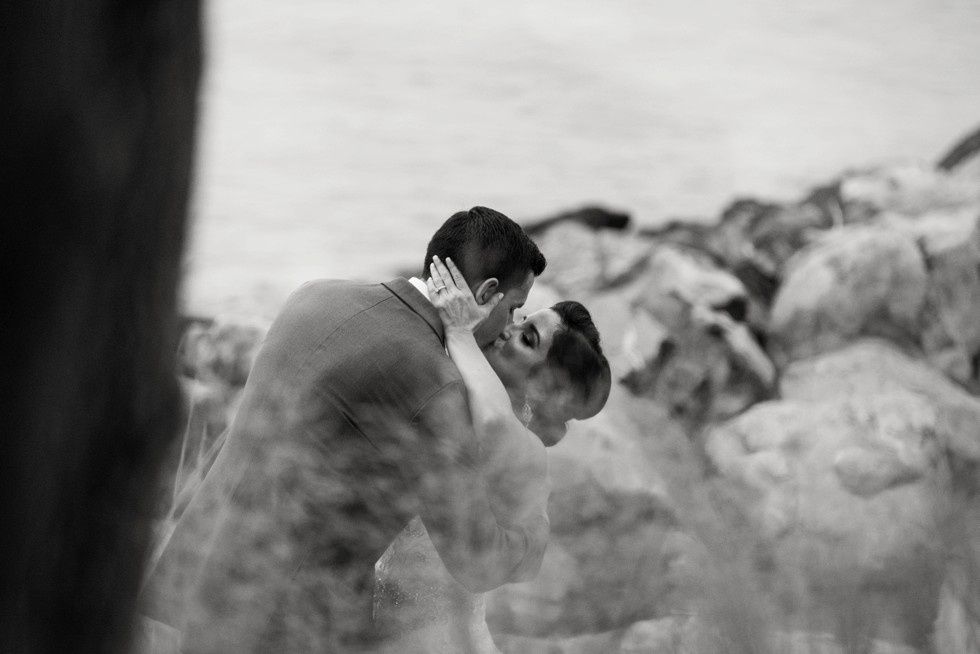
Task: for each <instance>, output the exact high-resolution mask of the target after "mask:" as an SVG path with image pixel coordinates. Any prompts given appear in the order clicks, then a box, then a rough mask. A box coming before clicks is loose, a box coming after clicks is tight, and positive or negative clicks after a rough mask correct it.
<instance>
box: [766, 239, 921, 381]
mask: <svg viewBox="0 0 980 654" xmlns="http://www.w3.org/2000/svg"><path fill="white" fill-rule="evenodd" d="M926 288H927V273H926V269H925V262H924V261H923V258H922V255H921V253H920V251H919V248H918V247H917V245H916V243H915V242H914V241H913V240H912V239H911V238H909V237H908V236H906V235H904V234H902V233H900V232H898V231H895V230H889V229H886V228H880V227H869V226H864V225H861V226H854V227H846V228H843V229H840V230H835V231H833V232H830V233H828V234H826V235H825V236H823V237H822V238H821V239H820V240H818V241H817V242H816V243H814V244H813V245H811V246H810V247H808V248H806V249H804V250H803V251H801V252H800V253H799V254H798V255H797V256H796V257H794V259H793V260H791V261H790V262H789V263H788V264H787V273H786V280H785V282H784V283H783V285H782V286H781V287H780V289H779V292H778V293H777V295H776V299H775V301H774V302H773V308H772V320H771V324H770V330H771V335H772V341H773V343H772V349H771V351H772V353H773V356H774V358H775V359H776V361H777V363H778V364H780V365H784V364H785V363H787V362H789V361H792V360H795V359H800V358H804V357H807V356H811V355H813V354H817V353H820V352H826V351H829V350H832V349H835V348H837V347H840V346H841V345H844V344H846V343H848V342H850V341H852V340H854V339H856V338H858V337H860V336H862V335H879V336H884V337H886V338H890V339H893V340H895V341H896V342H899V343H905V344H913V343H915V342H917V340H918V326H919V319H920V313H921V311H922V307H923V305H924V302H925V295H926Z"/></svg>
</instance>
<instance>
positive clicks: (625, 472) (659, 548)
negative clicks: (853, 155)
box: [490, 162, 980, 654]
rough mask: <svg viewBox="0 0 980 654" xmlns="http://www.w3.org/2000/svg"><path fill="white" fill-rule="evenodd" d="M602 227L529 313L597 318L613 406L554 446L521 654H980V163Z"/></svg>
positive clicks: (517, 636) (555, 229)
mask: <svg viewBox="0 0 980 654" xmlns="http://www.w3.org/2000/svg"><path fill="white" fill-rule="evenodd" d="M596 211H597V210H596V209H594V208H593V209H590V212H589V213H590V215H591V221H592V224H595V223H596V221H595V213H596ZM570 215H571V216H574V214H570ZM583 222H584V221H577V220H574V219H573V218H570V219H567V220H566V221H551V222H549V223H548V227H547V229H545V230H537V231H538V236H537V240H538V243H539V245H540V246H541V247H542V250H543V251H544V252H545V253H546V255H547V256H548V259H549V266H548V269H547V270H546V272H545V274H544V276H543V277H542V279H541V280H540V281H539V285H538V286H536V287H535V288H536V290H535V291H534V296H533V297H532V302H530V303H529V307H528V308H529V310H533V309H535V308H539V307H541V306H546V305H547V304H548V303H549V302H551V301H553V299H554V298H556V297H561V298H570V299H578V300H580V301H582V302H584V303H585V304H586V305H587V306H589V307H590V308H591V309H592V310H593V313H594V314H595V317H596V320H597V323H598V324H599V326H600V329H601V331H602V333H603V337H604V341H605V345H606V348H607V350H608V352H609V354H610V356H611V360H612V362H613V369H614V374H615V375H616V378H617V380H618V381H619V382H620V384H619V386H618V388H617V389H616V392H614V393H613V396H612V398H611V400H610V403H609V405H608V407H607V409H606V410H605V411H604V412H603V414H601V415H600V416H598V417H597V418H595V419H593V420H591V421H589V422H588V423H587V424H578V425H575V426H574V427H573V429H572V430H571V431H570V433H569V435H568V437H567V438H566V439H565V441H563V442H562V443H561V444H559V445H558V446H556V447H554V448H553V449H552V455H553V457H552V460H553V461H554V465H553V470H554V476H555V482H556V483H555V490H554V493H553V496H552V499H551V508H550V512H551V515H552V519H553V528H554V531H555V536H554V538H553V545H552V546H551V549H549V552H548V554H547V556H546V561H545V566H544V569H543V570H542V573H541V575H540V576H539V577H538V579H537V580H535V581H534V582H531V583H529V584H521V585H515V586H506V587H504V588H502V589H500V590H498V591H495V593H494V602H493V604H492V607H491V611H490V621H491V625H492V626H493V628H494V629H495V631H496V633H497V634H498V636H499V637H500V642H501V644H502V647H503V649H504V650H505V651H507V652H509V651H513V652H518V651H520V652H535V651H541V652H545V651H547V652H597V653H598V652H604V653H607V652H634V651H636V652H639V651H643V652H661V651H662V652H678V651H690V652H713V651H746V652H759V651H762V652H765V651H780V652H782V651H793V652H816V651H820V652H845V651H846V652H850V651H878V652H905V651H910V652H911V651H927V650H928V651H936V652H939V653H941V654H960V653H963V654H965V653H966V652H976V651H980V527H978V526H977V525H978V523H977V517H978V515H980V399H978V397H977V395H978V393H980V166H977V165H975V164H971V163H970V162H967V164H966V165H961V166H960V167H958V168H956V169H953V170H944V169H939V168H935V167H932V166H928V165H912V164H908V165H901V166H891V167H883V168H879V169H875V170H871V171H862V172H852V173H847V174H845V175H843V176H842V177H841V178H840V179H838V180H835V181H834V182H833V183H831V184H828V185H826V186H823V187H821V188H819V189H817V190H815V191H814V192H813V193H811V194H809V195H808V196H807V197H806V198H804V199H803V200H802V201H800V202H798V203H791V204H784V205H780V204H775V203H767V202H760V201H756V200H740V201H738V202H735V203H733V204H732V206H731V207H729V209H728V210H726V211H725V212H724V214H723V215H722V216H721V218H720V220H719V221H718V222H717V223H716V224H713V225H705V224H684V223H673V224H671V225H668V226H666V227H665V228H663V229H660V230H655V231H654V230H647V231H641V232H631V231H630V230H629V229H628V226H626V227H623V226H621V225H619V226H617V228H615V229H613V228H609V227H606V228H603V229H599V230H596V229H594V228H592V227H587V226H585V225H584V224H583ZM722 645H723V646H722Z"/></svg>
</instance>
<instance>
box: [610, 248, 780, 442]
mask: <svg viewBox="0 0 980 654" xmlns="http://www.w3.org/2000/svg"><path fill="white" fill-rule="evenodd" d="M596 306H598V307H599V308H600V310H601V312H603V313H608V315H609V316H610V318H609V319H605V318H603V319H601V320H600V321H599V322H600V326H602V327H604V326H605V325H608V327H609V331H610V334H614V335H615V339H616V343H617V346H615V347H614V349H613V355H614V357H615V358H614V361H615V363H616V366H614V368H613V371H614V373H618V374H617V379H620V380H622V381H623V382H624V384H625V385H626V386H627V387H628V388H629V389H630V391H631V392H633V393H634V394H635V395H638V396H641V397H644V398H647V399H651V400H653V401H655V402H656V403H658V404H659V405H661V406H662V407H664V408H665V409H667V411H668V412H670V414H671V415H672V416H673V417H674V418H675V419H676V420H678V421H680V422H681V423H683V424H684V425H685V426H686V428H687V430H688V431H689V432H690V433H696V432H697V431H698V430H699V429H700V428H701V427H702V426H703V425H704V424H705V423H706V422H710V421H713V420H720V419H724V418H727V417H730V416H733V415H736V414H737V413H739V412H740V411H743V410H744V409H745V408H746V407H748V406H751V405H752V404H754V403H755V402H758V401H760V400H762V399H765V398H767V397H769V396H770V395H771V391H772V382H773V378H774V370H773V368H772V365H771V362H770V361H769V359H768V356H767V355H766V353H765V351H764V350H763V348H762V346H761V345H760V343H759V342H758V340H757V339H756V336H755V333H754V332H753V331H752V330H751V328H750V327H749V326H748V325H747V324H746V323H745V322H744V320H745V317H746V306H747V295H746V290H745V287H744V286H743V285H742V284H741V282H739V281H738V279H736V278H735V277H734V276H733V275H732V274H731V273H729V272H727V271H726V270H724V269H723V268H721V267H719V266H718V265H717V264H716V263H715V262H714V261H713V260H711V259H710V258H709V257H707V256H706V255H704V254H703V253H700V252H698V251H696V250H693V249H690V248H684V247H680V246H676V245H665V244H660V245H657V246H656V247H655V248H654V249H653V250H652V251H651V254H650V257H649V260H648V263H647V266H646V269H645V270H644V271H643V272H642V274H640V275H638V276H637V277H636V279H634V280H633V281H632V282H630V283H629V284H626V285H624V286H622V287H620V288H617V289H614V290H612V291H607V292H606V293H604V294H603V295H602V296H601V297H600V298H599V299H598V300H597V303H596Z"/></svg>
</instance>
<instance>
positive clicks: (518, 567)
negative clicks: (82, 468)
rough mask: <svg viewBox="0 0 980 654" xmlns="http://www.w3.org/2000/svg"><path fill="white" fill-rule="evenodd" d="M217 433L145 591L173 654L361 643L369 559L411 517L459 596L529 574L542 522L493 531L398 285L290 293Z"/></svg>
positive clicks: (438, 361) (443, 375)
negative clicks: (205, 469) (170, 636)
mask: <svg viewBox="0 0 980 654" xmlns="http://www.w3.org/2000/svg"><path fill="white" fill-rule="evenodd" d="M230 430H231V431H230V432H229V435H228V439H227V441H226V443H225V445H224V447H223V449H222V451H221V453H220V454H219V456H218V458H217V459H216V461H215V463H214V465H213V467H212V469H211V471H210V472H209V473H208V475H207V478H206V479H205V481H204V483H203V485H202V487H201V489H200V491H199V492H198V493H197V495H196V496H195V498H194V499H193V500H192V501H191V503H190V504H189V505H188V507H187V509H186V510H185V512H184V514H183V515H182V517H181V519H180V521H179V522H178V524H177V527H176V529H175V531H174V533H173V536H172V537H171V540H170V542H169V544H168V545H167V547H166V550H165V551H164V554H163V556H162V558H161V560H160V562H159V563H158V565H157V567H156V569H155V570H154V572H153V576H152V577H151V580H150V583H149V585H148V590H147V592H146V600H145V607H144V612H145V613H146V614H147V615H149V617H151V618H154V619H157V620H160V621H161V622H164V623H166V624H170V625H173V626H175V627H177V628H178V629H180V630H181V631H182V633H183V648H184V651H185V652H187V653H188V654H189V653H190V652H198V651H201V652H226V651H227V652H252V651H288V652H294V651H296V652H298V651H344V648H345V647H348V646H350V647H353V646H354V645H353V644H355V643H360V642H362V641H364V640H365V639H367V638H368V636H367V634H370V633H371V628H370V606H371V597H372V592H373V587H374V564H375V562H376V561H377V559H378V558H379V557H380V556H381V554H382V553H383V552H384V550H385V548H386V547H387V546H388V544H389V543H391V541H392V540H393V539H394V538H395V536H396V535H397V534H398V533H399V532H400V531H401V529H402V528H403V527H404V526H405V525H406V524H407V523H408V521H409V520H410V519H411V518H412V517H413V516H414V515H416V514H418V515H421V516H422V519H423V521H424V522H425V524H426V527H427V528H428V530H429V532H430V535H431V537H432V540H433V543H434V544H435V545H436V548H437V550H438V551H439V553H440V556H441V557H442V558H443V561H444V562H445V563H446V566H447V568H448V569H449V570H450V572H451V573H453V575H454V576H455V577H456V578H457V579H458V580H459V581H460V583H462V584H463V585H464V586H466V587H468V588H469V589H470V590H473V591H477V592H479V591H484V590H488V589H490V588H493V587H496V586H499V585H501V584H502V583H506V582H509V581H519V580H523V579H526V578H528V576H529V575H533V574H534V573H536V572H537V569H538V567H539V566H540V562H541V558H542V556H543V553H544V548H545V544H546V543H545V541H546V540H547V526H546V525H545V526H544V528H543V529H544V530H543V532H542V529H541V526H540V525H537V526H534V527H528V528H515V529H506V528H504V527H503V526H501V525H498V524H497V522H496V520H495V519H494V517H493V514H492V512H491V510H490V507H489V504H488V500H487V495H486V482H485V480H484V478H483V475H481V473H480V471H479V470H478V469H477V467H476V465H475V462H476V460H477V450H478V446H479V444H478V442H477V438H476V435H475V433H474V431H473V427H472V424H471V419H470V415H469V409H468V406H467V400H466V391H465V387H464V385H463V383H462V380H461V378H460V375H459V372H458V371H457V369H456V367H455V365H454V364H453V363H452V361H451V360H450V358H449V357H448V355H447V354H446V351H445V346H444V334H443V328H442V324H441V322H440V320H439V317H438V314H437V313H436V311H435V309H434V308H433V307H432V305H431V304H430V303H429V302H428V300H427V299H426V298H424V297H423V296H422V295H421V294H420V293H419V292H418V290H416V289H415V288H414V287H413V286H412V285H411V283H410V282H408V281H407V280H405V279H396V280H393V281H391V282H388V283H385V284H358V283H354V282H348V281H333V280H321V281H316V282H310V283H307V284H305V285H304V286H302V287H301V288H300V289H298V290H297V291H296V292H295V293H294V294H293V295H292V296H291V297H290V298H289V300H288V301H287V303H286V305H285V307H284V308H283V310H282V311H281V313H280V315H279V316H278V317H277V318H276V320H275V322H274V323H273V325H272V327H271V328H270V330H269V332H268V335H267V337H266V340H265V342H264V343H263V345H262V347H261V349H260V351H259V353H258V355H257V357H256V360H255V363H254V365H253V367H252V370H251V372H250V374H249V377H248V381H247V383H246V385H245V388H244V391H243V395H242V401H241V405H240V408H239V410H238V413H237V415H236V417H235V419H234V421H233V423H232V425H231V428H230Z"/></svg>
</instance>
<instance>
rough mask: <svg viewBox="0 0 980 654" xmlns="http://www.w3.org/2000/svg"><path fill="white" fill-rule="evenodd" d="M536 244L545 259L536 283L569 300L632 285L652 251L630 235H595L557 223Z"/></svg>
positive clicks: (647, 243)
mask: <svg viewBox="0 0 980 654" xmlns="http://www.w3.org/2000/svg"><path fill="white" fill-rule="evenodd" d="M535 241H536V242H537V244H538V247H539V248H540V249H541V252H543V253H544V255H545V257H546V258H547V259H548V266H547V267H546V268H545V270H544V273H542V274H541V276H540V277H539V278H538V279H539V281H540V282H542V283H544V284H546V285H549V286H552V287H553V288H555V289H556V290H557V291H558V292H559V293H560V294H561V295H562V296H563V297H565V298H568V299H577V297H579V296H582V295H588V294H591V293H594V292H595V291H598V290H602V289H606V288H610V287H614V286H618V285H621V284H624V283H627V282H629V281H631V280H632V279H634V278H635V277H636V276H637V275H638V274H639V273H640V272H641V271H642V270H643V267H644V266H645V265H646V261H647V258H648V256H649V253H650V249H651V247H652V245H651V244H650V243H649V242H648V241H645V240H643V239H638V238H636V237H635V236H634V235H631V234H626V233H622V232H614V231H609V230H602V231H598V232H597V231H595V230H592V229H589V228H588V227H585V226H583V225H581V224H578V223H575V222H562V223H558V224H556V225H555V226H554V227H551V228H549V229H548V230H546V231H545V232H544V233H543V234H541V235H540V236H539V237H537V238H536V239H535Z"/></svg>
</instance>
